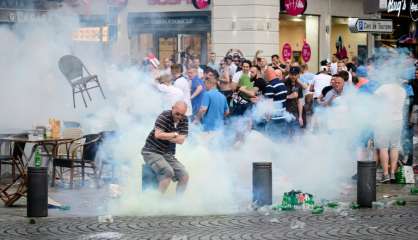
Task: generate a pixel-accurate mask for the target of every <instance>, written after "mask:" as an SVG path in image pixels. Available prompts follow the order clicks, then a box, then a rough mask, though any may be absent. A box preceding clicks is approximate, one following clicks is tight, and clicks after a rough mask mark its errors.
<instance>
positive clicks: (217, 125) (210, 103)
mask: <svg viewBox="0 0 418 240" xmlns="http://www.w3.org/2000/svg"><path fill="white" fill-rule="evenodd" d="M216 83H217V81H216V78H214V77H209V78H208V79H206V80H205V85H206V92H204V93H203V98H202V104H201V106H200V110H199V112H198V113H197V115H196V118H195V123H197V122H199V121H201V122H202V125H203V131H205V132H211V131H216V130H220V129H222V128H223V126H224V118H225V116H227V115H228V114H229V108H228V103H227V101H226V98H225V96H224V95H223V94H222V93H220V92H219V91H218V89H217V88H216Z"/></svg>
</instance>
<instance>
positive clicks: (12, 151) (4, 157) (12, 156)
mask: <svg viewBox="0 0 418 240" xmlns="http://www.w3.org/2000/svg"><path fill="white" fill-rule="evenodd" d="M8 136H13V137H19V138H27V137H28V134H17V135H13V134H8ZM25 145H26V143H25V142H14V143H13V144H10V145H9V146H7V149H8V152H9V153H8V154H1V155H0V178H1V166H2V165H10V166H11V168H12V179H13V180H14V179H15V178H16V162H15V161H17V160H21V159H22V156H23V154H24V152H23V151H24V149H25Z"/></svg>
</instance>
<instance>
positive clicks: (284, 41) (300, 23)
mask: <svg viewBox="0 0 418 240" xmlns="http://www.w3.org/2000/svg"><path fill="white" fill-rule="evenodd" d="M279 21H280V22H279V26H280V27H279V46H280V53H281V56H282V59H284V60H287V59H286V57H285V56H284V53H283V50H284V46H285V45H286V46H290V48H291V53H292V54H291V59H290V60H291V61H294V62H299V63H304V62H306V63H308V64H309V65H311V68H313V69H314V70H316V68H317V63H318V62H319V55H318V51H319V44H318V43H319V35H318V34H319V31H318V28H319V27H318V24H319V16H315V15H299V16H290V15H288V14H286V13H281V14H280V17H279ZM306 44H308V46H309V50H310V54H311V55H310V57H309V58H305V60H307V61H305V60H304V59H303V56H302V51H303V48H304V46H306Z"/></svg>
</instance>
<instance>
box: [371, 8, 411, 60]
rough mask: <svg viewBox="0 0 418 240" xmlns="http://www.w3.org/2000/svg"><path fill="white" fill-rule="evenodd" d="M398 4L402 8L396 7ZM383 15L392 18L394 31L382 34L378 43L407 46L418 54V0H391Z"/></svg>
mask: <svg viewBox="0 0 418 240" xmlns="http://www.w3.org/2000/svg"><path fill="white" fill-rule="evenodd" d="M398 5H399V6H401V7H400V9H397V8H396V7H395V6H398ZM381 16H382V19H391V20H392V22H393V28H394V31H393V32H392V34H382V35H381V36H380V37H379V38H378V39H377V40H376V45H378V46H381V47H390V48H395V47H401V48H407V49H409V50H410V51H411V53H413V54H414V55H415V56H418V42H417V38H418V31H417V21H418V1H417V0H415V1H414V0H409V1H404V2H403V1H389V2H388V5H387V7H386V9H385V10H384V11H382V13H381Z"/></svg>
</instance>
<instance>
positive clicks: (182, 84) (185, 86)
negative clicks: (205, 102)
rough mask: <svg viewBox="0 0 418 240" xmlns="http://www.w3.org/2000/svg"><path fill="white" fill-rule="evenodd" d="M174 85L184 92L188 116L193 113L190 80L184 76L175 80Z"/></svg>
mask: <svg viewBox="0 0 418 240" xmlns="http://www.w3.org/2000/svg"><path fill="white" fill-rule="evenodd" d="M174 87H176V88H178V89H180V90H181V91H182V92H183V101H184V102H185V103H186V104H187V112H186V116H191V115H192V102H191V100H190V82H189V81H188V80H187V79H186V78H185V77H183V76H181V77H179V78H177V79H176V80H175V81H174Z"/></svg>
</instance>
